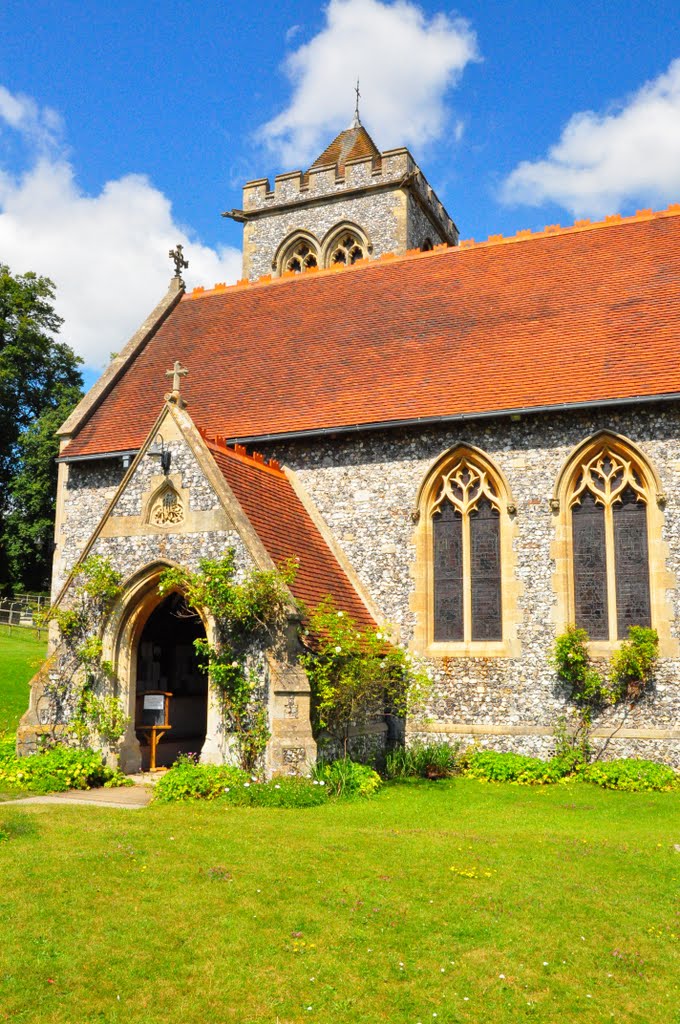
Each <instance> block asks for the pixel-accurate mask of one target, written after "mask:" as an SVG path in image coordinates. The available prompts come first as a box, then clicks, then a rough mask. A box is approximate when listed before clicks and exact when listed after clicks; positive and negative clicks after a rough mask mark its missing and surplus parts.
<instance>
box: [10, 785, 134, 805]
mask: <svg viewBox="0 0 680 1024" xmlns="http://www.w3.org/2000/svg"><path fill="white" fill-rule="evenodd" d="M152 796H153V790H152V787H151V786H149V785H145V784H136V785H134V786H121V787H119V788H117V789H104V787H102V788H101V789H70V790H69V791H68V793H51V794H50V795H49V796H26V797H22V798H21V800H9V801H7V803H8V804H11V805H12V807H16V806H17V805H19V804H62V805H63V804H80V805H81V806H83V805H84V806H86V807H124V808H126V809H127V810H130V811H134V810H137V809H139V808H140V807H146V806H147V804H149V803H150V801H151V797H152Z"/></svg>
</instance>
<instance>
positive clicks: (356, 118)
mask: <svg viewBox="0 0 680 1024" xmlns="http://www.w3.org/2000/svg"><path fill="white" fill-rule="evenodd" d="M354 91H355V93H356V94H357V101H356V103H355V105H354V120H353V121H352V128H361V119H360V117H359V97H360V96H361V93H360V92H359V78H358V77H357V85H356V89H355V90H354Z"/></svg>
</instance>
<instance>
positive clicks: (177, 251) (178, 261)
mask: <svg viewBox="0 0 680 1024" xmlns="http://www.w3.org/2000/svg"><path fill="white" fill-rule="evenodd" d="M182 250H183V246H181V245H180V244H179V242H178V243H177V245H176V246H175V248H174V249H171V250H170V252H169V253H168V256H169V257H170V259H171V260H172V261H173V263H174V264H175V274H174V276H175V277H176V278H178V279H179V282H180V284H184V281H183V280H182V271H183V270H186V268H187V267H188V266H189V261H188V260H185V259H184V253H183V251H182Z"/></svg>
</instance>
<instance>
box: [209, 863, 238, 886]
mask: <svg viewBox="0 0 680 1024" xmlns="http://www.w3.org/2000/svg"><path fill="white" fill-rule="evenodd" d="M201 874H203V875H205V877H206V878H207V879H209V880H210V881H211V882H233V880H234V876H233V875H232V873H231V871H228V870H227V868H225V867H223V866H222V865H221V864H217V865H216V866H215V867H214V868H205V869H203V868H202V869H201Z"/></svg>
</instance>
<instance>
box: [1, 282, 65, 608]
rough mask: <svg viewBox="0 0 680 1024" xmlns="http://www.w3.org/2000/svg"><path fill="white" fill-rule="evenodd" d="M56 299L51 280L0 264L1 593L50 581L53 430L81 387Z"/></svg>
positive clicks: (54, 451) (63, 417)
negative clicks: (60, 338)
mask: <svg viewBox="0 0 680 1024" xmlns="http://www.w3.org/2000/svg"><path fill="white" fill-rule="evenodd" d="M53 301H54V285H53V283H52V281H50V280H49V278H46V277H38V276H37V275H36V274H33V273H26V274H19V275H17V276H13V275H12V274H11V272H10V269H9V267H8V266H6V265H5V264H0V589H3V588H6V587H7V586H8V584H10V583H11V584H12V585H14V586H16V585H17V584H20V585H22V586H35V585H40V586H44V585H45V583H46V581H47V579H48V577H49V549H50V539H51V529H52V527H51V522H52V519H53V515H54V496H55V491H56V468H55V466H54V457H55V456H56V454H57V451H58V442H57V439H56V436H55V431H56V429H57V427H58V426H59V424H60V423H61V422H63V420H64V419H65V418H66V416H67V415H68V413H69V412H70V410H71V409H72V408H73V406H74V404H75V403H76V402H77V401H78V400H79V398H80V396H81V394H82V383H83V380H82V376H81V373H80V370H79V369H78V365H79V363H80V362H81V360H80V359H79V358H78V357H77V356H76V355H75V353H74V352H73V351H72V349H70V348H69V346H68V345H66V344H65V343H64V342H61V341H58V340H57V339H56V335H57V333H58V332H59V329H60V327H61V325H62V323H63V320H62V318H61V317H60V316H58V315H57V313H56V312H55V310H54V306H53V305H52V303H53Z"/></svg>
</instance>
